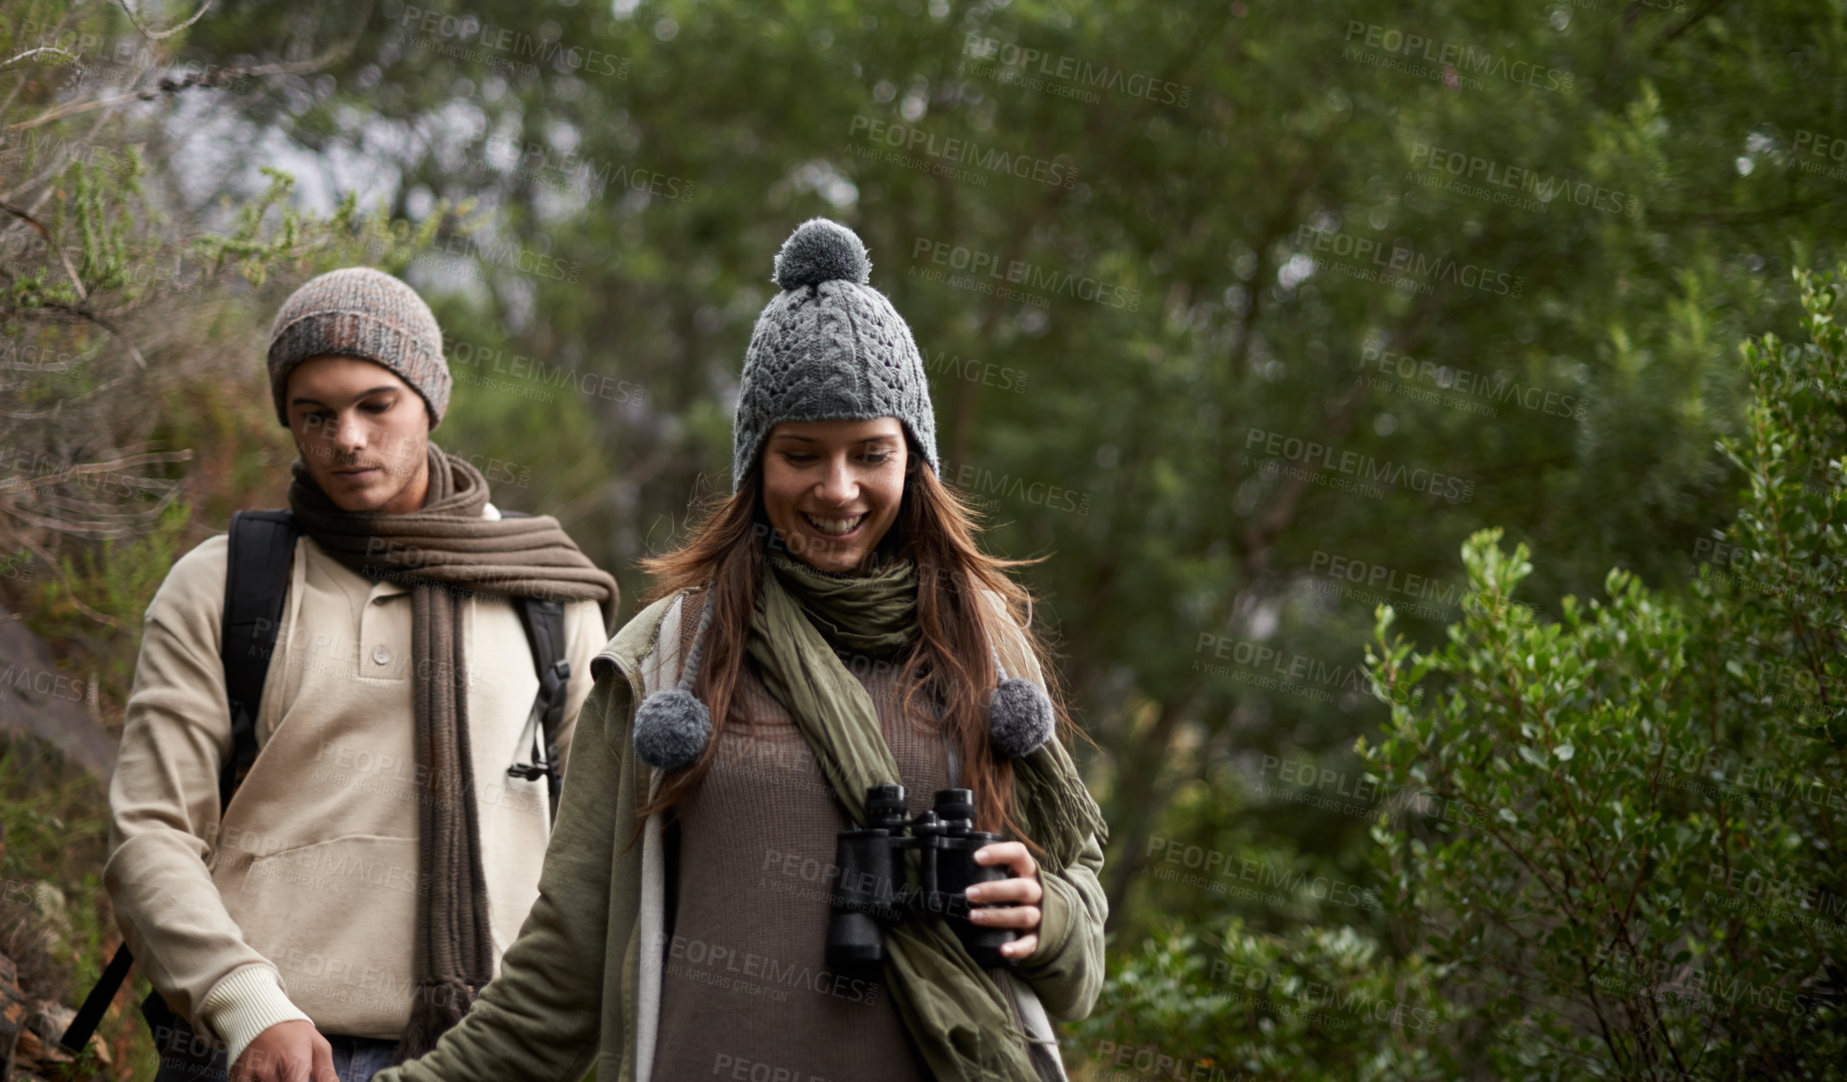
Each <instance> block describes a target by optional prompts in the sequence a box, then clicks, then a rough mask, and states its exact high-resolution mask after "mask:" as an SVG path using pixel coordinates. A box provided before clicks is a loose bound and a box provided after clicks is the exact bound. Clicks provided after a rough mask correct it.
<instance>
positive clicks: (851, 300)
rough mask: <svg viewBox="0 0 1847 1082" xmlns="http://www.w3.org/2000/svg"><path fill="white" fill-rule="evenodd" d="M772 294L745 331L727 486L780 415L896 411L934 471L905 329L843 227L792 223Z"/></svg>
mask: <svg viewBox="0 0 1847 1082" xmlns="http://www.w3.org/2000/svg"><path fill="white" fill-rule="evenodd" d="M775 267H776V272H775V274H774V275H773V276H772V280H773V281H774V282H775V283H776V284H777V285H779V286H781V287H782V292H781V293H778V294H777V295H776V296H775V297H773V298H771V300H770V303H769V304H767V305H765V306H764V308H763V313H762V314H761V315H759V316H758V317H757V326H756V328H755V329H754V330H753V331H752V332H751V335H750V347H749V348H748V349H747V350H746V351H745V353H744V377H743V383H742V386H741V387H739V389H738V408H737V416H736V419H735V420H734V422H733V424H732V435H733V440H732V452H731V491H733V492H736V491H737V490H738V486H739V485H740V484H742V483H743V480H744V477H745V475H746V474H748V473H749V472H750V470H751V467H752V466H754V465H755V464H756V461H757V453H758V452H759V451H760V450H761V449H762V447H763V441H764V439H765V438H766V437H768V436H769V434H770V430H771V429H772V428H775V427H776V426H777V425H778V424H780V423H782V422H783V421H870V420H873V419H875V418H879V417H896V418H897V419H898V420H899V422H901V423H902V424H903V425H904V428H905V431H906V432H907V433H908V434H909V435H910V438H911V441H912V443H913V444H915V446H916V447H917V448H918V449H919V450H920V451H921V452H922V454H923V458H924V461H926V462H928V463H929V464H930V469H931V470H932V471H934V472H937V473H941V472H942V467H941V465H940V464H939V463H938V461H937V457H936V414H935V412H934V411H933V410H932V409H931V407H930V383H929V379H928V378H927V377H926V376H925V375H924V366H923V358H922V357H920V356H919V355H918V353H917V343H916V341H915V340H913V339H912V338H911V328H910V327H908V326H907V325H906V324H905V322H904V319H903V317H901V316H900V315H898V312H897V310H896V309H894V308H893V307H892V306H891V302H890V301H889V300H886V299H885V294H883V293H880V292H879V291H878V290H876V289H873V288H872V287H871V286H870V285H868V284H867V283H868V282H869V281H870V279H871V274H872V261H871V260H870V259H869V258H868V257H867V255H866V246H865V245H864V244H862V243H860V239H859V237H858V236H857V235H855V234H854V232H853V231H852V230H851V229H848V228H847V227H846V226H844V225H841V224H840V223H838V222H832V221H829V220H827V219H826V218H810V219H809V220H808V221H806V222H803V223H802V224H801V225H800V226H798V227H797V228H796V230H795V232H794V233H792V234H790V235H789V239H788V240H787V241H784V242H783V246H782V250H781V251H780V252H778V253H776V263H775Z"/></svg>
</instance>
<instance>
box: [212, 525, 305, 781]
mask: <svg viewBox="0 0 1847 1082" xmlns="http://www.w3.org/2000/svg"><path fill="white" fill-rule="evenodd" d="M298 532H299V531H298V530H297V529H296V526H295V516H294V515H292V514H290V513H289V512H287V511H239V512H237V513H236V514H233V515H232V516H231V552H230V559H229V563H228V564H227V566H226V569H225V577H224V619H223V621H222V623H221V624H220V629H219V630H220V634H219V647H218V656H219V659H220V660H221V661H223V662H224V689H225V698H226V699H227V700H228V701H229V703H230V706H231V757H230V758H229V759H226V760H225V762H224V765H223V767H222V768H221V769H220V770H219V772H218V800H219V807H221V808H222V807H225V806H226V805H229V804H230V803H231V794H233V793H235V792H236V791H237V786H238V784H239V783H240V782H242V781H243V780H244V775H245V774H247V773H249V771H250V764H251V763H252V762H254V761H255V760H256V757H257V707H258V705H259V704H260V703H261V702H262V701H263V683H264V681H265V680H267V679H268V677H269V659H270V656H271V655H272V654H274V653H275V652H276V635H277V632H278V631H279V630H280V625H281V622H282V603H283V600H284V598H285V597H286V596H287V595H288V589H289V561H290V560H291V559H292V558H293V556H294V554H295V537H296V534H297V533H298Z"/></svg>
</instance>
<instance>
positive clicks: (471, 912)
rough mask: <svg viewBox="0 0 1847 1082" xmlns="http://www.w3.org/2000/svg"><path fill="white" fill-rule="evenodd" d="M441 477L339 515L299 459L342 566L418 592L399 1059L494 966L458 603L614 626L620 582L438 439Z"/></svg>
mask: <svg viewBox="0 0 1847 1082" xmlns="http://www.w3.org/2000/svg"><path fill="white" fill-rule="evenodd" d="M429 467H430V484H429V492H428V494H427V495H426V496H425V498H424V503H423V507H422V508H421V509H419V510H416V511H412V512H410V513H409V514H402V515H394V514H382V513H378V512H360V513H354V512H350V511H342V510H341V509H340V508H339V507H338V506H336V505H335V504H334V502H333V501H332V500H330V499H328V497H327V494H326V493H325V492H323V491H322V490H321V488H320V486H319V485H317V484H315V482H314V480H313V478H312V477H311V476H310V475H309V474H308V471H307V467H305V466H304V465H303V464H302V463H300V462H296V463H295V467H294V476H295V481H294V484H292V485H291V486H290V487H289V509H290V510H291V511H293V512H294V515H295V520H296V521H297V522H298V523H300V525H301V528H302V531H303V532H304V533H306V534H307V535H308V536H309V537H312V538H314V542H315V544H317V545H319V546H320V547H321V548H322V549H324V550H325V551H326V552H327V554H328V555H329V556H332V557H333V558H334V559H335V560H338V561H339V562H340V563H341V564H342V565H344V566H346V567H349V568H352V569H353V570H354V571H357V572H359V573H360V574H362V575H366V576H368V577H370V578H374V579H391V580H392V581H396V582H402V583H404V584H405V585H407V586H409V587H410V588H411V653H412V660H413V661H414V662H415V670H414V671H415V674H416V675H415V684H414V685H413V702H414V703H415V711H416V733H417V737H416V742H417V766H418V768H419V769H418V776H419V779H420V780H419V786H420V788H421V789H422V792H421V793H420V794H419V800H418V802H417V812H418V826H419V829H420V831H421V833H420V834H419V835H418V837H419V839H420V845H419V847H418V849H419V854H420V855H419V860H418V863H419V865H420V871H421V872H422V873H423V876H424V879H423V882H425V883H429V884H431V889H430V890H429V891H428V892H426V893H425V894H424V895H423V900H422V907H421V909H420V910H419V911H418V914H417V940H416V943H417V948H416V991H415V992H414V993H413V998H412V1001H411V1012H410V1021H409V1022H408V1023H407V1024H406V1025H405V1027H404V1032H403V1033H402V1034H401V1035H400V1037H399V1040H398V1047H397V1049H396V1050H395V1051H394V1053H393V1058H392V1062H393V1063H394V1064H395V1063H402V1062H403V1061H404V1060H406V1059H413V1058H415V1057H417V1056H420V1055H422V1054H423V1053H425V1052H427V1051H429V1050H430V1049H431V1048H432V1047H434V1046H435V1044H436V1039H437V1038H438V1037H440V1036H441V1035H442V1033H443V1031H444V1030H446V1029H448V1028H449V1027H450V1026H452V1025H454V1024H455V1023H456V1022H458V1021H460V1020H461V1018H462V1016H463V1015H464V1014H467V1013H468V1008H469V1005H470V1004H472V1003H473V1002H474V998H475V994H476V993H477V992H479V991H480V990H481V987H482V986H483V985H485V984H486V983H487V982H488V980H489V979H491V978H492V977H493V973H494V954H493V950H494V943H493V935H492V932H491V930H490V928H489V925H488V906H487V880H486V875H485V873H484V871H483V869H482V864H481V832H480V822H479V818H478V817H479V810H478V808H477V806H476V804H475V783H474V771H473V768H472V766H471V762H472V761H471V759H470V758H469V746H468V696H467V694H466V689H467V686H468V684H467V673H468V669H467V658H466V657H465V656H464V652H463V637H462V634H461V627H462V623H461V620H462V616H461V612H462V610H461V606H462V604H463V602H464V601H466V600H467V598H468V596H469V595H470V594H475V593H482V594H492V595H496V596H504V597H539V598H545V599H554V600H559V601H582V600H594V601H597V602H599V603H601V605H602V608H603V622H604V626H605V629H606V630H607V629H608V628H611V627H613V626H614V623H615V614H616V603H617V595H616V580H615V579H613V578H611V577H610V575H609V573H608V572H606V571H603V570H601V569H600V568H598V567H597V566H596V565H595V564H593V563H591V562H590V558H589V557H587V556H585V555H584V554H583V552H582V551H580V550H579V549H578V547H577V545H576V544H575V543H574V542H572V540H571V539H570V537H568V536H567V535H566V534H565V532H564V530H563V529H561V528H560V527H559V525H558V520H557V519H554V518H551V517H550V516H547V515H538V516H534V517H531V518H510V519H509V518H503V519H500V520H498V521H490V520H488V519H484V518H482V517H481V515H482V510H483V508H484V507H485V505H486V504H487V502H488V488H487V480H486V478H484V477H482V476H481V472H480V471H479V470H477V469H475V468H474V467H473V466H471V465H469V464H468V462H467V461H466V460H464V459H460V458H457V457H455V456H454V455H450V454H446V453H444V452H443V451H442V450H440V449H439V448H438V447H437V446H436V445H435V444H434V443H432V444H430V447H429Z"/></svg>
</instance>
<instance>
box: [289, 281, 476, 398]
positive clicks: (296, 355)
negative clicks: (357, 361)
mask: <svg viewBox="0 0 1847 1082" xmlns="http://www.w3.org/2000/svg"><path fill="white" fill-rule="evenodd" d="M326 353H334V354H339V355H342V356H346V357H359V358H362V359H364V360H368V361H372V362H374V363H376V364H381V365H384V366H385V367H386V368H389V369H391V371H393V372H395V373H397V375H398V377H399V378H400V379H402V380H403V381H404V382H405V383H408V384H410V385H411V387H413V388H414V389H415V390H416V392H417V393H418V394H420V395H422V396H423V402H424V405H426V406H428V407H429V410H430V428H431V430H432V431H433V430H434V429H435V428H436V426H437V425H438V424H440V423H442V419H443V411H444V410H446V409H448V408H449V388H450V387H451V386H452V385H453V383H454V381H453V380H452V379H451V378H450V376H449V362H447V361H445V360H444V359H443V335H442V330H441V328H439V327H437V326H436V317H435V316H434V315H432V314H431V313H430V306H429V305H427V304H425V303H423V298H422V297H419V296H417V291H416V290H414V289H412V288H411V287H409V286H407V285H405V284H404V283H403V282H401V281H399V280H398V279H396V278H393V277H392V276H391V275H389V274H386V273H385V272H384V271H378V270H373V269H372V268H371V267H344V268H342V269H340V270H336V271H328V272H327V273H326V274H323V275H321V276H319V277H318V278H313V279H310V280H309V281H308V283H307V284H306V285H303V286H302V287H301V288H300V289H298V290H296V291H295V292H294V293H292V294H290V295H289V299H288V300H286V301H283V302H282V310H281V311H279V312H277V313H276V323H275V325H274V326H273V327H271V328H270V332H269V387H270V390H271V391H272V392H273V393H274V394H275V396H276V419H277V420H279V421H281V422H282V427H284V428H287V427H288V424H289V411H288V406H287V404H286V403H285V402H283V394H284V391H285V390H286V389H287V387H288V382H289V372H290V371H291V370H292V369H293V368H294V367H295V366H296V365H298V364H300V363H301V362H302V361H305V360H307V359H308V358H310V357H319V356H321V355H322V354H326Z"/></svg>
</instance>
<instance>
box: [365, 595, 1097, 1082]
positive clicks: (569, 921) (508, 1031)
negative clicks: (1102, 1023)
mask: <svg viewBox="0 0 1847 1082" xmlns="http://www.w3.org/2000/svg"><path fill="white" fill-rule="evenodd" d="M680 601H681V597H680V596H679V595H676V596H673V597H667V598H663V599H661V600H660V601H657V602H655V603H654V604H653V605H650V606H649V607H648V608H646V609H645V610H643V611H642V612H641V613H639V614H637V615H636V617H635V618H634V619H633V620H631V621H630V622H629V623H628V625H627V626H625V627H624V628H623V629H622V630H621V631H620V632H619V633H618V634H617V635H616V637H615V638H614V639H612V640H611V641H610V643H609V645H608V646H607V647H605V648H604V650H603V652H602V653H601V654H599V655H597V657H596V659H595V661H594V662H592V665H591V672H592V675H593V676H594V678H595V686H594V687H593V688H592V690H591V692H590V697H589V699H588V700H586V701H585V703H584V706H583V710H582V711H581V712H580V713H579V714H578V717H577V729H576V736H575V740H574V744H573V747H572V751H571V758H570V762H569V763H568V764H567V766H566V768H565V778H564V785H563V799H562V801H561V802H560V804H559V808H558V819H557V823H556V825H555V828H554V831H553V834H552V838H551V842H550V844H549V846H548V847H547V849H546V852H545V864H544V870H543V871H542V873H541V874H540V877H539V900H538V901H537V902H535V903H534V904H533V907H532V911H531V912H530V913H529V914H528V915H527V917H526V921H525V924H524V925H522V926H521V928H520V933H519V938H518V940H516V941H515V942H514V943H513V945H512V946H511V947H509V948H507V951H506V954H505V955H504V956H503V957H502V959H501V971H500V975H499V976H497V977H496V978H495V979H494V980H493V981H492V982H490V983H489V984H488V985H487V987H486V988H484V989H483V990H482V992H481V996H480V998H479V999H478V1000H477V1001H476V1003H475V1005H474V1007H473V1009H472V1010H470V1011H469V1013H468V1016H467V1017H466V1018H464V1019H463V1020H462V1022H461V1023H460V1024H458V1025H457V1026H455V1027H454V1028H453V1029H451V1030H450V1031H449V1032H447V1033H445V1034H444V1035H443V1037H442V1039H441V1040H440V1041H439V1042H438V1043H437V1046H436V1048H435V1049H433V1050H432V1051H431V1052H430V1053H429V1054H428V1055H426V1056H424V1057H423V1058H421V1059H418V1060H414V1061H412V1062H409V1063H406V1064H403V1065H402V1066H400V1067H396V1068H392V1069H389V1070H386V1071H382V1072H380V1073H379V1074H377V1075H375V1076H374V1080H375V1082H508V1080H510V1079H534V1080H544V1082H554V1080H557V1082H574V1080H578V1079H581V1078H583V1076H584V1074H585V1073H586V1072H587V1071H589V1070H590V1069H591V1068H593V1067H594V1068H595V1069H596V1075H597V1078H598V1079H599V1080H600V1082H648V1078H649V1068H650V1067H651V1065H652V1062H653V1049H654V1041H655V1034H656V1032H657V1029H658V1027H657V1022H658V1008H659V1001H660V983H661V973H662V967H663V961H664V957H663V951H662V949H661V944H662V943H664V941H665V939H664V935H663V919H664V916H665V913H664V909H665V902H664V898H665V891H664V886H665V883H664V877H665V867H666V861H665V859H664V850H663V841H662V833H663V830H662V823H661V821H660V819H661V817H660V816H659V815H655V816H651V817H649V820H648V822H647V823H646V824H645V825H644V828H643V832H642V840H641V841H640V842H637V843H635V844H632V845H631V844H630V839H631V838H632V837H634V835H635V812H636V810H637V809H638V808H639V807H640V806H641V803H642V802H641V801H640V800H639V799H638V798H639V797H640V796H641V795H642V794H643V793H644V792H652V791H653V790H652V786H653V785H654V784H656V782H657V781H658V778H657V777H656V776H655V775H657V774H658V772H657V771H654V770H653V769H652V768H650V767H648V766H647V765H646V764H645V763H641V762H639V761H638V760H637V759H636V757H635V756H634V755H633V753H632V751H633V747H632V744H631V726H632V724H633V721H634V706H635V704H636V703H638V702H640V701H641V700H642V699H643V698H645V697H646V695H648V694H649V693H651V692H653V691H655V690H658V689H661V688H667V687H672V686H673V685H674V683H675V682H676V681H677V679H678V677H679V672H680V654H681V645H682V644H681V643H680V641H679V639H680V636H679V634H678V630H679V628H680V626H681V624H680V619H679V616H680V611H679V607H678V606H679V603H680ZM668 629H671V632H670V633H669V631H668ZM996 645H997V646H998V648H999V651H1000V654H1001V658H1002V661H1003V663H1005V664H1006V666H1007V668H1008V670H1009V671H1010V672H1014V673H1019V674H1022V675H1025V676H1028V677H1030V678H1034V679H1039V680H1041V681H1042V680H1043V677H1042V674H1041V673H1040V672H1039V670H1038V668H1037V666H1036V664H1034V662H1033V661H1032V658H1031V656H1030V652H1029V651H1027V650H1025V649H1024V643H1023V642H1019V641H1002V642H1000V643H997V644H996ZM1102 865H1103V853H1102V850H1101V848H1100V847H1099V846H1098V844H1097V841H1096V839H1095V838H1092V839H1091V841H1090V843H1089V845H1088V846H1086V848H1085V849H1084V850H1083V852H1082V853H1081V854H1080V855H1079V857H1078V859H1077V861H1076V862H1074V863H1073V864H1072V865H1071V867H1069V868H1067V869H1065V871H1064V872H1063V873H1056V874H1055V873H1052V872H1050V871H1047V870H1043V869H1042V870H1041V873H1040V876H1041V880H1042V882H1043V884H1044V889H1045V901H1044V902H1043V904H1042V905H1041V909H1042V911H1043V917H1042V923H1041V926H1040V933H1039V935H1040V945H1039V948H1038V950H1037V951H1035V952H1034V953H1033V954H1032V955H1031V956H1030V957H1028V958H1026V959H1024V960H1022V961H1021V962H1020V963H1018V964H1017V966H1016V967H1015V969H1014V971H1013V974H1010V975H1009V984H1010V985H1011V988H1010V990H1011V991H1012V992H1013V995H1012V996H1011V997H1010V999H1011V1001H1012V1002H1013V1003H1014V1005H1015V1008H1016V1010H1018V1011H1019V1012H1020V1018H1021V1023H1022V1026H1023V1027H1024V1028H1025V1029H1026V1031H1027V1033H1028V1034H1029V1036H1031V1037H1032V1038H1034V1041H1035V1060H1036V1061H1037V1065H1038V1066H1039V1067H1040V1070H1041V1073H1042V1074H1043V1075H1044V1076H1045V1077H1048V1078H1060V1077H1062V1076H1063V1071H1062V1068H1061V1067H1060V1066H1059V1065H1058V1063H1057V1057H1056V1042H1055V1037H1054V1035H1053V1033H1052V1030H1051V1026H1050V1022H1049V1019H1048V1015H1049V1016H1050V1017H1051V1018H1058V1019H1064V1020H1075V1019H1079V1018H1082V1017H1084V1016H1085V1015H1087V1014H1089V1013H1090V1010H1091V1008H1092V1006H1094V1005H1095V1003H1096V999H1097V993H1098V991H1099V989H1100V988H1101V987H1102V984H1103V923H1104V920H1105V918H1106V916H1107V915H1108V907H1107V903H1106V902H1105V901H1104V896H1103V890H1102V887H1101V885H1100V884H1099V883H1098V881H1097V871H1098V870H1099V869H1100V868H1101V867H1102ZM647 944H653V945H654V947H653V949H652V950H648V949H645V948H646V945H647ZM1016 975H1017V979H1016ZM1048 1051H1049V1053H1050V1056H1049V1058H1048V1055H1047V1053H1048ZM662 1082H666V1080H662Z"/></svg>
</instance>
